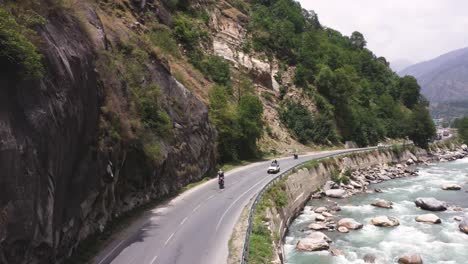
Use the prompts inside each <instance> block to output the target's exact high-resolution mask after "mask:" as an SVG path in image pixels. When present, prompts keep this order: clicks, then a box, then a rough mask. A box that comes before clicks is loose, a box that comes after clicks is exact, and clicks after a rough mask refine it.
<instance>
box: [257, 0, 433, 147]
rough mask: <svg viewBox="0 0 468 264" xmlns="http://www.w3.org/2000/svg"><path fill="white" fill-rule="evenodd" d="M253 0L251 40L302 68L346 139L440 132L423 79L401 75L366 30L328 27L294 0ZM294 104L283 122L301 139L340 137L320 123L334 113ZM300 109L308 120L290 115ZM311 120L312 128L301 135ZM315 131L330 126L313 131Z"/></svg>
mask: <svg viewBox="0 0 468 264" xmlns="http://www.w3.org/2000/svg"><path fill="white" fill-rule="evenodd" d="M252 4H253V6H252V8H251V16H252V19H251V22H250V24H249V30H250V33H251V36H252V40H251V41H252V43H251V45H250V46H251V47H252V48H253V49H254V50H255V51H258V52H266V54H267V55H268V56H269V57H273V56H275V57H277V58H278V59H280V60H281V61H282V62H284V63H286V64H288V65H290V66H294V67H295V68H296V72H295V79H294V81H295V84H296V85H297V86H299V87H302V88H303V89H304V90H306V91H310V90H316V91H318V92H319V94H320V95H321V96H323V99H324V100H326V103H329V104H331V105H332V106H333V109H332V111H333V113H332V116H333V118H332V119H333V121H334V123H335V124H336V127H337V128H338V132H339V134H340V135H341V138H342V140H344V141H346V140H352V141H356V142H357V143H358V144H359V145H361V146H364V145H370V144H376V143H377V142H378V141H379V140H381V139H384V138H385V137H390V138H404V137H410V138H411V139H412V140H413V141H414V142H415V143H416V144H418V145H419V146H426V144H427V141H428V140H429V139H430V138H432V137H433V136H434V133H435V130H434V128H433V124H432V123H429V122H426V121H427V120H428V119H429V114H428V112H427V111H425V110H422V108H425V107H426V106H427V105H426V101H425V100H424V98H423V97H422V96H421V95H420V87H419V85H418V84H417V82H416V80H415V79H414V78H413V77H409V76H407V77H403V78H399V77H398V76H397V75H396V74H395V73H394V72H392V70H391V69H390V68H389V66H388V63H387V61H386V60H385V58H383V57H376V56H375V55H374V54H373V53H372V52H371V51H369V50H368V49H367V48H366V40H365V39H364V36H363V35H362V34H361V33H359V32H354V33H353V34H352V35H351V37H347V36H343V35H341V34H340V33H339V32H337V31H335V30H333V29H330V28H325V27H323V26H322V25H321V24H320V22H319V20H318V16H317V15H316V14H315V13H314V12H313V11H306V10H303V9H302V8H301V6H300V4H299V3H297V2H295V1H293V0H254V1H252ZM309 94H311V97H313V98H314V99H315V98H316V96H314V95H313V93H309ZM288 109H292V110H291V111H290V112H291V114H287V113H285V114H283V118H282V120H283V122H284V123H285V125H286V126H287V127H289V128H290V129H291V130H292V132H293V134H294V135H295V136H296V137H297V138H298V139H299V140H300V141H301V142H309V141H313V142H316V143H324V142H326V141H327V140H330V139H334V138H336V137H335V136H334V134H335V133H334V131H333V129H331V128H332V127H333V126H330V124H322V125H317V123H320V122H318V120H326V119H327V113H325V114H324V113H322V111H320V114H314V115H312V114H305V113H304V111H303V110H301V111H298V110H297V109H298V107H292V106H291V105H289V106H288ZM299 112H300V113H299ZM295 115H299V116H298V117H297V118H296V119H298V120H301V121H297V120H290V119H291V117H292V116H295ZM321 115H324V116H321ZM306 119H307V120H309V121H307V122H306V121H305V120H306ZM303 124H307V125H306V127H305V128H306V130H308V131H310V132H301V133H298V131H299V130H301V126H304V125H303ZM413 127H417V128H413ZM322 128H325V129H322ZM314 129H315V130H317V129H318V130H320V131H322V132H324V131H327V132H326V134H322V135H320V136H312V135H311V134H315V133H316V131H314ZM311 131H314V132H311ZM423 132H424V133H423ZM307 134H309V135H307Z"/></svg>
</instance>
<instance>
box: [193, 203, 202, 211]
mask: <svg viewBox="0 0 468 264" xmlns="http://www.w3.org/2000/svg"><path fill="white" fill-rule="evenodd" d="M200 206H201V204H199V205H197V207H195V208H193V210H192V213H195V211H196V210H198V208H200Z"/></svg>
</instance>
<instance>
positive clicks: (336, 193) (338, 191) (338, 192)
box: [325, 189, 346, 198]
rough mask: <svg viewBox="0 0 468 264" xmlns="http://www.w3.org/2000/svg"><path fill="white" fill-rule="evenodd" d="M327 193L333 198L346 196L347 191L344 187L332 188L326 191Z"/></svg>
mask: <svg viewBox="0 0 468 264" xmlns="http://www.w3.org/2000/svg"><path fill="white" fill-rule="evenodd" d="M325 195H326V196H328V197H331V198H344V197H345V196H346V191H345V190H342V189H331V190H328V191H325Z"/></svg>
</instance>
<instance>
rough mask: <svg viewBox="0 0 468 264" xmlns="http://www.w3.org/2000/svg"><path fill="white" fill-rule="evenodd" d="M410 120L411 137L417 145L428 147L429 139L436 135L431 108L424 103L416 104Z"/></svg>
mask: <svg viewBox="0 0 468 264" xmlns="http://www.w3.org/2000/svg"><path fill="white" fill-rule="evenodd" d="M410 120H411V121H410V124H409V125H410V127H409V138H410V139H411V140H412V141H413V142H414V144H415V145H416V146H418V147H421V148H427V147H428V143H429V141H430V140H431V139H433V138H434V137H435V136H436V128H435V125H434V122H432V119H431V116H430V114H429V110H428V109H427V108H426V106H424V105H421V104H418V105H415V106H414V109H413V113H412V115H411V119H410Z"/></svg>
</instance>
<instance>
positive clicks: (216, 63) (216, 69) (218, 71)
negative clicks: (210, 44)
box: [200, 55, 231, 85]
mask: <svg viewBox="0 0 468 264" xmlns="http://www.w3.org/2000/svg"><path fill="white" fill-rule="evenodd" d="M200 67H201V69H200V70H201V71H202V72H203V73H204V74H205V75H207V76H208V77H209V78H210V79H211V80H213V81H214V82H216V83H218V84H221V85H229V84H230V82H231V69H230V67H229V63H228V62H227V61H225V60H224V59H223V58H222V57H219V56H212V55H210V56H207V57H205V58H204V59H203V61H202V62H201V65H200Z"/></svg>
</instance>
